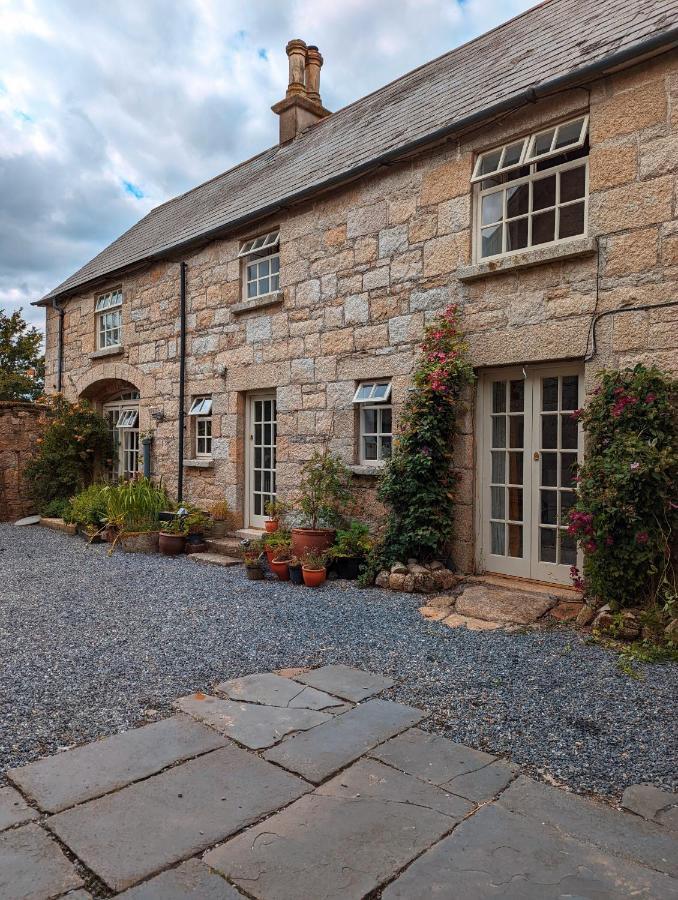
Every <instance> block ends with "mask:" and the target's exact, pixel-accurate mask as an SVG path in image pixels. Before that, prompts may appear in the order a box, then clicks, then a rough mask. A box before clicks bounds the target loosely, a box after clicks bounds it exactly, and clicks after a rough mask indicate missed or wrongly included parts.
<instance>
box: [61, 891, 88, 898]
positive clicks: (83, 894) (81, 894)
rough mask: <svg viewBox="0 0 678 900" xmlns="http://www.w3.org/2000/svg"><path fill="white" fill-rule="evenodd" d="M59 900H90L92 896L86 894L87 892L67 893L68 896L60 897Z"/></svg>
mask: <svg viewBox="0 0 678 900" xmlns="http://www.w3.org/2000/svg"><path fill="white" fill-rule="evenodd" d="M59 900H92V895H91V894H88V893H87V891H69V892H68V894H64V895H63V897H60V898H59Z"/></svg>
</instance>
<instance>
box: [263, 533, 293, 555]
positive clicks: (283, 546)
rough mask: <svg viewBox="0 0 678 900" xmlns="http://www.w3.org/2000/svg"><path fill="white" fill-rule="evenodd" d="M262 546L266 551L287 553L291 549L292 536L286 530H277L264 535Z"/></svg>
mask: <svg viewBox="0 0 678 900" xmlns="http://www.w3.org/2000/svg"><path fill="white" fill-rule="evenodd" d="M262 542H263V546H264V548H265V549H266V550H274V551H276V552H277V551H279V550H282V551H289V550H291V548H292V536H291V534H290V532H289V530H288V529H287V528H279V529H278V530H277V531H272V532H269V533H267V534H265V535H264V537H263V538H262Z"/></svg>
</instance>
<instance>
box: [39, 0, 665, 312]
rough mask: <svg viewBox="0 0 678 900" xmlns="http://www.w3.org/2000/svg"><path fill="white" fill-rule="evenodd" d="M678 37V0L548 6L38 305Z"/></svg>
mask: <svg viewBox="0 0 678 900" xmlns="http://www.w3.org/2000/svg"><path fill="white" fill-rule="evenodd" d="M676 29H678V3H676V2H675V0H546V2H544V3H541V4H540V5H539V6H536V7H534V8H532V9H530V10H528V11H527V12H525V13H523V14H522V15H519V16H517V17H516V18H514V19H512V20H510V21H509V22H506V23H505V24H503V25H501V26H499V27H498V28H495V29H494V30H493V31H489V32H487V33H486V34H484V35H482V36H480V37H478V38H476V39H474V40H472V41H470V42H469V43H467V44H464V45H462V46H461V47H458V48H456V49H455V50H452V51H451V52H449V53H446V54H445V55H443V56H441V57H439V58H438V59H435V60H433V61H431V62H429V63H426V64H425V65H423V66H420V67H419V68H418V69H415V70H414V71H412V72H410V73H408V74H407V75H404V76H403V77H402V78H399V79H397V80H396V81H393V82H391V84H388V85H386V86H385V87H383V88H380V89H379V90H377V91H375V92H374V93H372V94H369V95H368V96H367V97H363V98H362V99H361V100H358V101H357V102H355V103H353V104H351V105H350V106H346V107H344V108H343V109H341V110H339V111H338V112H336V113H333V114H332V115H331V116H329V117H328V118H326V119H323V120H322V121H321V122H320V123H319V124H317V125H315V126H313V127H312V128H311V129H309V130H308V131H307V132H305V133H304V134H302V135H301V136H299V137H298V138H296V140H294V141H292V142H291V143H289V144H286V145H285V146H282V147H281V146H278V145H276V146H275V147H271V148H270V149H268V150H265V151H264V152H263V153H261V154H259V155H258V156H255V157H254V158H253V159H250V160H248V161H247V162H245V163H242V164H241V165H239V166H236V167H235V168H233V169H230V170H229V171H228V172H225V173H223V174H222V175H218V176H217V177H216V178H213V179H212V180H211V181H208V182H206V183H205V184H202V185H200V186H199V187H196V188H194V189H193V190H190V191H188V192H187V193H185V194H182V195H180V196H179V197H176V198H175V199H173V200H170V201H168V202H167V203H164V204H162V205H161V206H158V207H156V208H155V209H153V210H152V211H151V212H150V213H148V215H146V216H145V217H144V218H143V219H141V220H140V221H139V222H137V224H136V225H134V226H133V227H132V228H130V229H129V231H126V232H125V233H124V234H123V235H122V236H121V237H119V238H118V239H117V240H115V241H114V242H113V243H112V244H110V245H109V246H108V247H107V248H106V249H105V250H103V251H102V252H101V253H99V254H98V255H97V256H95V257H94V259H92V260H91V261H90V262H88V263H87V264H86V265H84V266H83V267H82V268H81V269H79V270H78V271H77V272H76V273H75V274H74V275H71V277H70V278H67V279H66V281H64V282H63V283H62V284H60V285H59V286H58V287H57V288H55V289H54V290H52V291H51V292H50V293H49V294H47V295H46V297H44V298H43V300H41V301H39V302H40V303H44V302H46V301H47V300H49V299H50V298H51V297H55V296H59V295H60V294H62V293H64V292H67V291H69V290H72V289H73V288H77V287H79V286H82V285H85V284H86V283H88V282H90V281H92V280H94V279H97V278H99V277H102V276H105V275H109V274H113V273H114V272H118V271H120V270H121V269H124V268H126V267H127V266H130V265H132V264H134V263H138V262H140V261H143V260H144V259H148V258H150V257H158V256H162V255H163V254H165V253H167V252H169V251H171V250H173V249H178V248H180V247H181V246H183V245H185V244H190V243H191V242H193V241H197V240H199V239H200V238H204V237H206V236H207V235H210V234H213V233H214V234H216V233H219V232H220V231H223V232H225V231H227V230H230V229H232V228H235V227H237V226H238V225H241V224H244V223H245V222H247V221H250V220H253V219H255V218H257V217H260V216H261V215H265V214H267V213H268V212H269V211H270V212H274V211H275V209H276V207H277V206H278V205H282V204H285V203H288V202H290V201H292V200H293V199H301V198H302V197H303V196H307V195H311V194H312V193H314V192H316V191H318V190H320V189H322V188H326V187H329V186H331V185H332V184H335V183H336V184H338V183H340V182H341V181H342V179H343V178H345V177H346V176H347V175H348V174H349V173H351V174H352V175H353V174H354V173H355V170H356V169H358V170H360V169H361V168H362V169H364V170H365V171H367V170H369V168H370V167H371V165H373V164H374V163H375V162H376V161H377V160H379V159H381V158H382V157H384V156H389V157H390V158H397V156H398V155H399V154H400V153H403V152H406V151H407V150H408V149H412V147H413V145H416V144H421V145H424V144H425V143H426V142H427V141H428V140H430V139H432V138H433V137H435V136H436V134H437V133H439V132H440V131H443V130H447V131H448V132H453V131H455V130H457V129H458V130H460V131H461V130H463V128H464V127H468V125H469V120H471V121H479V120H481V119H482V118H483V117H485V116H488V115H490V114H491V113H492V112H494V111H495V110H496V108H497V106H498V105H500V104H505V105H506V106H507V107H510V106H511V105H517V102H518V101H524V100H525V99H526V98H525V97H524V96H522V95H524V93H525V92H526V91H527V90H529V89H536V90H537V92H538V93H541V92H542V91H543V92H544V93H548V91H549V90H554V89H557V88H558V87H559V86H565V84H567V83H570V82H571V81H573V80H576V79H577V78H578V77H580V78H581V77H584V76H585V75H586V72H585V71H582V70H585V69H586V68H587V67H590V66H594V65H596V64H600V63H602V62H603V61H606V60H607V58H609V57H611V56H612V57H613V58H614V61H616V60H617V58H618V57H619V58H620V59H621V58H622V57H628V58H632V57H633V55H634V48H635V47H638V52H640V51H641V47H640V46H639V45H641V44H642V45H644V44H645V42H646V41H647V40H649V39H652V38H653V37H655V36H656V43H657V45H658V46H662V45H663V44H669V43H670V42H672V41H674V40H676V38H677V37H678V34H676V33H674V32H676ZM554 82H555V84H554Z"/></svg>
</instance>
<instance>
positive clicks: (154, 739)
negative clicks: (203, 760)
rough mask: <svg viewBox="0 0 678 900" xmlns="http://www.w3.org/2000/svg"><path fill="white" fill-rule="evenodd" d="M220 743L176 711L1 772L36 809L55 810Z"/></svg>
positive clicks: (220, 739) (99, 795) (130, 781)
mask: <svg viewBox="0 0 678 900" xmlns="http://www.w3.org/2000/svg"><path fill="white" fill-rule="evenodd" d="M225 745H226V741H225V740H224V739H223V738H222V737H221V736H220V735H218V734H216V733H215V732H214V731H212V730H211V729H209V728H205V727H204V726H203V725H199V724H198V723H197V722H194V721H193V720H192V719H191V718H189V717H188V716H181V715H177V716H172V717H171V718H169V719H163V720H161V721H160V722H154V723H153V724H151V725H144V726H143V727H141V728H133V729H132V730H130V731H125V732H122V733H121V734H115V735H113V736H112V737H108V738H103V739H102V740H100V741H93V742H92V743H91V744H85V745H84V746H83V747H76V748H75V749H74V750H66V751H64V752H63V753H57V754H56V755H55V756H48V757H47V758H46V759H41V760H38V761H37V762H34V763H30V764H29V765H27V766H23V767H22V768H20V769H10V770H9V772H8V773H7V777H8V778H9V779H10V780H11V781H13V782H14V784H16V785H18V786H19V787H20V788H21V790H22V791H24V793H26V794H27V795H28V796H29V797H31V798H32V799H33V800H35V802H36V803H37V804H38V806H39V807H40V808H41V809H43V810H45V811H46V812H60V811H61V810H63V809H67V808H68V807H70V806H75V805H76V804H77V803H83V802H84V801H86V800H91V799H93V798H94V797H101V796H102V795H103V794H107V793H109V792H110V791H114V790H117V789H118V788H121V787H124V786H125V785H128V784H130V783H132V782H134V781H139V780H140V779H142V778H147V777H148V776H149V775H154V774H155V773H157V772H159V771H161V770H162V769H165V768H167V766H170V765H172V764H173V763H176V762H180V761H182V760H185V759H189V758H191V757H194V756H198V755H199V754H201V753H207V752H208V751H210V750H215V749H217V748H218V747H223V746H225Z"/></svg>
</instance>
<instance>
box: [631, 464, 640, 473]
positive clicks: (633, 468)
mask: <svg viewBox="0 0 678 900" xmlns="http://www.w3.org/2000/svg"><path fill="white" fill-rule="evenodd" d="M639 468H640V463H639V462H632V463H631V465H630V466H629V469H631V471H632V472H637V471H638V469H639Z"/></svg>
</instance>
